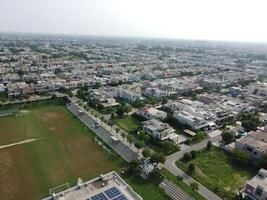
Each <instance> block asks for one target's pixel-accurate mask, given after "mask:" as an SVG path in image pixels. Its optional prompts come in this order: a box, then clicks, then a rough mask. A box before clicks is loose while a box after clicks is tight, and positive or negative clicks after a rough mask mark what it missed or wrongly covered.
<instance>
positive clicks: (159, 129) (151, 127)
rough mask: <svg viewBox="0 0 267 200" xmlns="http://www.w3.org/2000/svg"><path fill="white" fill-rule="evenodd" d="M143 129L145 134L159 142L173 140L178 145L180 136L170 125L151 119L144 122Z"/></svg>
mask: <svg viewBox="0 0 267 200" xmlns="http://www.w3.org/2000/svg"><path fill="white" fill-rule="evenodd" d="M142 128H143V130H144V131H145V132H147V133H148V134H149V135H151V136H152V137H153V138H155V139H159V140H167V139H169V140H172V141H174V142H176V143H178V135H177V134H176V132H175V130H174V128H172V127H171V126H170V125H169V124H167V123H164V122H161V121H159V120H157V119H151V120H148V121H144V122H142Z"/></svg>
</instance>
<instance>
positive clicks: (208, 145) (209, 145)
mask: <svg viewBox="0 0 267 200" xmlns="http://www.w3.org/2000/svg"><path fill="white" fill-rule="evenodd" d="M211 147H212V143H211V141H210V140H209V141H208V143H207V149H208V150H210V149H211Z"/></svg>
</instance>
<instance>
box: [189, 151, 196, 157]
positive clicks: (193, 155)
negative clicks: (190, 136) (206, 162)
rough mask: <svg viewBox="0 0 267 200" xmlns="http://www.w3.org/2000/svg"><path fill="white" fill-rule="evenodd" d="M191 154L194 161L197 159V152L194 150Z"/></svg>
mask: <svg viewBox="0 0 267 200" xmlns="http://www.w3.org/2000/svg"><path fill="white" fill-rule="evenodd" d="M190 153H191V157H192V158H193V159H195V158H196V157H197V152H196V151H195V150H192V151H191V152H190Z"/></svg>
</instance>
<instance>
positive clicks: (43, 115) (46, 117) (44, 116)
mask: <svg viewBox="0 0 267 200" xmlns="http://www.w3.org/2000/svg"><path fill="white" fill-rule="evenodd" d="M37 116H38V117H39V118H40V119H41V120H42V121H44V122H47V121H50V120H56V119H58V118H59V115H58V114H57V113H55V112H40V113H37Z"/></svg>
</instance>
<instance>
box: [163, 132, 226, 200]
mask: <svg viewBox="0 0 267 200" xmlns="http://www.w3.org/2000/svg"><path fill="white" fill-rule="evenodd" d="M209 140H210V141H212V142H218V141H220V140H221V136H216V137H214V138H211V139H206V140H204V141H202V142H200V143H198V144H195V145H192V146H191V147H189V148H188V149H185V150H183V151H179V152H176V153H174V154H172V155H169V156H167V158H166V161H165V164H164V167H165V168H166V169H168V170H169V171H170V172H171V173H172V174H174V175H175V176H180V177H182V178H183V181H184V182H185V183H186V184H188V185H189V184H190V183H192V182H197V181H196V180H195V179H193V178H192V177H190V176H189V175H188V174H186V173H185V172H183V171H182V170H181V169H179V168H178V167H177V166H176V164H175V162H176V161H177V160H179V159H181V158H182V157H183V155H184V153H185V152H190V151H192V150H196V151H198V150H201V149H204V148H205V147H206V146H207V143H208V141H209ZM197 183H198V182H197ZM198 185H199V190H198V192H199V193H200V194H201V195H202V196H203V197H205V198H206V199H208V200H222V199H221V198H220V197H219V196H217V195H216V194H215V193H213V192H212V191H210V190H209V189H208V188H206V187H204V186H203V185H201V184H200V183H198Z"/></svg>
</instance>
